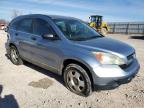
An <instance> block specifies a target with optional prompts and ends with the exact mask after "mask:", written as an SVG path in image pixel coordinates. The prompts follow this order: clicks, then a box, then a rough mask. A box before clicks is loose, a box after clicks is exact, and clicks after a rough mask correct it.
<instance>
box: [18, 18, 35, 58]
mask: <svg viewBox="0 0 144 108" xmlns="http://www.w3.org/2000/svg"><path fill="white" fill-rule="evenodd" d="M31 32H32V19H31V18H26V19H22V20H20V21H19V22H18V24H17V26H16V32H15V37H16V41H17V44H18V45H17V46H18V49H19V53H20V55H21V56H22V57H24V58H28V59H30V58H31V56H32V55H33V54H32V49H31V46H33V44H34V43H33V41H32V39H31Z"/></svg>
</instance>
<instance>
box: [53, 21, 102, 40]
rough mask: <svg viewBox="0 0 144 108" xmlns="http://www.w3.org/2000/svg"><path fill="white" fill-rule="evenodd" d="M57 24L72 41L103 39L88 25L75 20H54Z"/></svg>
mask: <svg viewBox="0 0 144 108" xmlns="http://www.w3.org/2000/svg"><path fill="white" fill-rule="evenodd" d="M54 22H55V24H56V25H57V26H58V27H59V29H60V30H61V31H62V32H63V34H64V35H65V36H66V38H68V39H70V40H78V41H79V40H88V39H93V38H97V37H102V36H101V35H100V34H99V33H97V32H96V31H95V30H94V29H93V28H91V27H89V26H88V25H87V24H86V23H84V22H82V21H79V20H75V19H54Z"/></svg>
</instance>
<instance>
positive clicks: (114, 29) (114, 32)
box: [113, 24, 116, 33]
mask: <svg viewBox="0 0 144 108" xmlns="http://www.w3.org/2000/svg"><path fill="white" fill-rule="evenodd" d="M115 25H116V24H114V25H113V33H115Z"/></svg>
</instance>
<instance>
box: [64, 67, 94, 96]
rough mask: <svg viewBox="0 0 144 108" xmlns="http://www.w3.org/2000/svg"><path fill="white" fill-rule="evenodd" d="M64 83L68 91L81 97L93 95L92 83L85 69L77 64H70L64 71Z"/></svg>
mask: <svg viewBox="0 0 144 108" xmlns="http://www.w3.org/2000/svg"><path fill="white" fill-rule="evenodd" d="M64 81H65V84H66V86H67V88H68V89H70V90H71V91H72V92H74V93H76V94H78V95H81V96H89V95H90V94H91V93H92V87H91V81H90V78H89V76H88V74H87V73H86V71H85V69H83V68H82V67H81V66H79V65H77V64H69V65H68V66H67V67H66V68H65V71H64Z"/></svg>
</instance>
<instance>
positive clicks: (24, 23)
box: [17, 19, 32, 33]
mask: <svg viewBox="0 0 144 108" xmlns="http://www.w3.org/2000/svg"><path fill="white" fill-rule="evenodd" d="M31 25H32V19H23V20H21V21H20V22H19V23H18V25H17V30H19V31H23V32H27V33H29V32H31Z"/></svg>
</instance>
